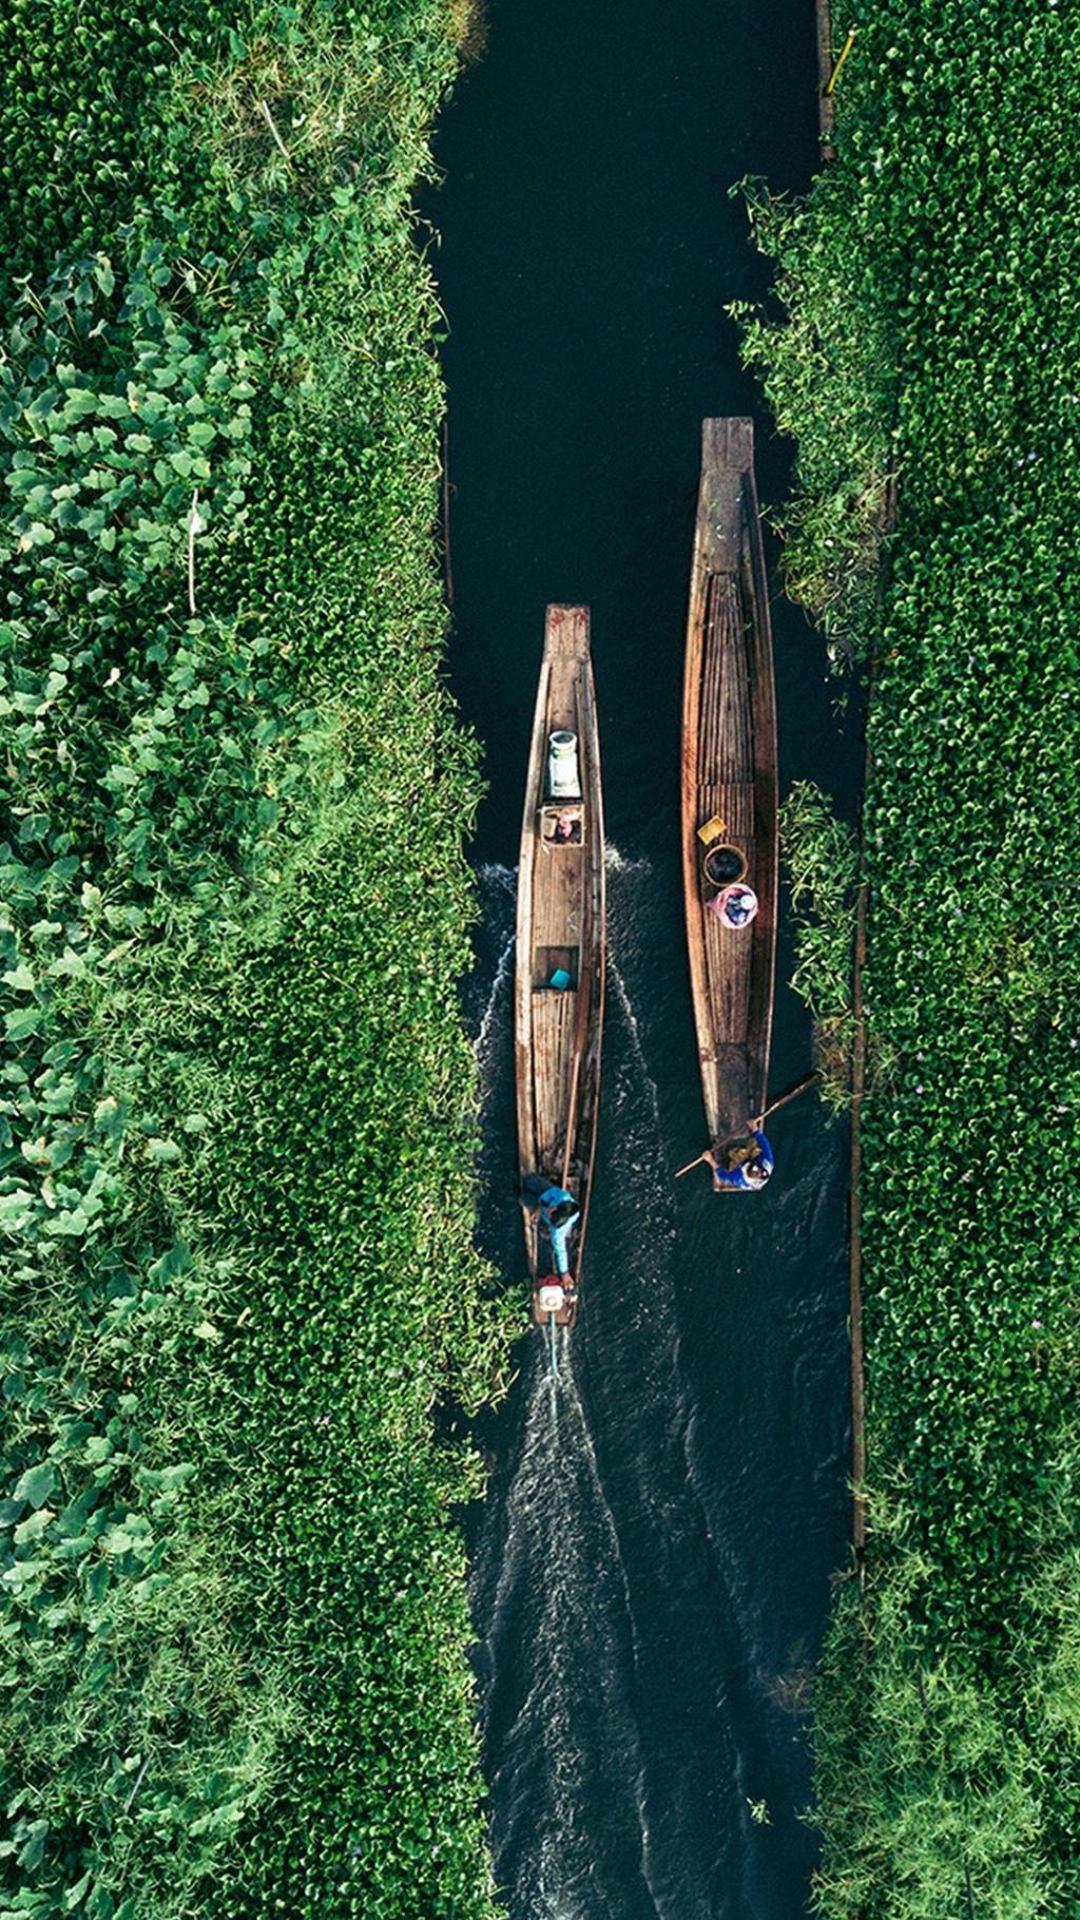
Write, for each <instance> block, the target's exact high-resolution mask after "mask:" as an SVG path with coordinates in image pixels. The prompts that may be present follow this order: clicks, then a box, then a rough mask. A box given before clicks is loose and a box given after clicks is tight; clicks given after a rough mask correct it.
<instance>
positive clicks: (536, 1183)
mask: <svg viewBox="0 0 1080 1920" xmlns="http://www.w3.org/2000/svg"><path fill="white" fill-rule="evenodd" d="M522 1189H523V1191H522V1204H523V1205H524V1206H526V1207H529V1208H533V1207H536V1208H538V1209H539V1213H540V1222H541V1225H542V1226H544V1227H546V1228H547V1233H548V1238H549V1239H550V1241H551V1257H552V1260H553V1261H554V1263H555V1271H556V1273H557V1274H558V1276H559V1278H560V1280H562V1279H565V1278H566V1277H567V1276H568V1275H569V1273H570V1257H569V1253H568V1251H567V1242H568V1240H569V1237H570V1229H571V1227H573V1226H574V1225H575V1223H576V1222H577V1221H578V1220H579V1219H580V1217H581V1209H580V1207H579V1206H578V1203H577V1201H576V1200H575V1199H574V1196H573V1194H572V1193H567V1191H566V1188H565V1187H559V1186H556V1185H555V1184H554V1182H553V1181H551V1180H548V1179H547V1178H546V1176H545V1175H544V1174H542V1173H529V1174H526V1176H525V1179H524V1181H523V1182H522Z"/></svg>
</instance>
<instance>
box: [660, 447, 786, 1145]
mask: <svg viewBox="0 0 1080 1920" xmlns="http://www.w3.org/2000/svg"><path fill="white" fill-rule="evenodd" d="M682 844H683V880H684V888H685V896H686V932H687V942H688V945H689V949H690V982H691V990H692V993H693V1002H694V1020H695V1024H696V1027H697V1042H698V1055H699V1059H700V1064H701V1088H702V1094H703V1097H704V1101H705V1115H706V1123H707V1126H708V1132H709V1144H710V1146H711V1147H712V1148H713V1149H714V1150H716V1149H721V1150H722V1149H723V1148H724V1147H725V1146H726V1145H727V1144H728V1143H729V1142H730V1141H731V1140H732V1139H733V1138H736V1137H737V1136H739V1135H741V1134H744V1133H745V1131H746V1123H747V1121H748V1119H750V1118H751V1117H752V1116H754V1115H756V1114H759V1113H761V1112H762V1111H763V1110H764V1108H765V1105H766V1100H767V1093H766V1084H767V1081H768V1074H769V1048H770V1044H771V1039H772V1018H773V983H774V977H775V971H776V902H777V773H776V702H775V694H774V688H773V660H772V632H771V627H770V621H769V599H768V585H767V580H766V574H765V558H764V551H763V547H762V539H761V523H760V517H759V512H758V501H757V489H756V487H755V484H754V425H753V421H752V420H745V419H720V420H706V421H705V422H704V423H703V427H702V448H701V485H700V490H699V494H698V510H697V523H696V527H695V532H694V558H693V572H692V576H691V582H690V611H689V619H688V623H687V635H686V675H685V681H684V689H683V744H682ZM732 886H735V887H736V888H739V887H741V886H747V887H750V888H752V889H753V892H754V893H755V894H756V895H757V901H758V908H757V914H756V916H755V917H754V919H753V920H752V921H750V922H749V924H747V925H743V926H740V927H732V926H730V925H728V924H726V922H725V919H724V917H723V915H722V913H721V912H720V911H718V908H721V907H723V905H724V901H723V899H722V896H723V895H724V894H725V889H729V888H730V887H732Z"/></svg>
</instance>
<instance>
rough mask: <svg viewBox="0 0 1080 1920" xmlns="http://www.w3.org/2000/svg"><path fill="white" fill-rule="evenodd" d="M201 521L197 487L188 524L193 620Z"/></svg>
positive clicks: (190, 601) (189, 609)
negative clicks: (196, 548)
mask: <svg viewBox="0 0 1080 1920" xmlns="http://www.w3.org/2000/svg"><path fill="white" fill-rule="evenodd" d="M201 524H202V523H201V521H200V520H199V489H198V487H196V489H195V491H194V493H193V494H192V496H191V512H190V513H189V514H188V523H187V603H188V612H189V613H190V614H191V616H192V619H194V617H195V535H196V532H197V531H198V528H199V527H200V525H201Z"/></svg>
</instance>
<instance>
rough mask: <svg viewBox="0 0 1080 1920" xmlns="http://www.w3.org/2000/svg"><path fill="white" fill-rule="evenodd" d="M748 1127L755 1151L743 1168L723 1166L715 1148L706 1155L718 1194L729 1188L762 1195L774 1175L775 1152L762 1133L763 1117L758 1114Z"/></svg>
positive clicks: (745, 1161)
mask: <svg viewBox="0 0 1080 1920" xmlns="http://www.w3.org/2000/svg"><path fill="white" fill-rule="evenodd" d="M747 1127H748V1130H749V1134H750V1138H751V1140H752V1141H753V1143H754V1151H753V1153H752V1154H751V1155H750V1157H749V1159H748V1160H744V1161H743V1163H742V1165H741V1166H738V1167H731V1168H730V1169H729V1168H727V1167H724V1166H722V1165H721V1164H720V1158H719V1155H718V1153H717V1151H716V1149H715V1148H713V1149H711V1150H710V1151H709V1152H708V1153H707V1154H706V1155H705V1158H706V1160H707V1161H708V1163H709V1165H710V1166H711V1168H712V1183H713V1188H714V1190H715V1192H717V1193H723V1192H725V1191H726V1190H727V1189H728V1188H729V1187H734V1188H735V1189H736V1190H737V1191H740V1192H742V1193H760V1191H761V1189H762V1187H763V1186H765V1184H766V1182H767V1181H768V1180H769V1178H770V1176H771V1174H772V1170H773V1167H774V1165H775V1161H774V1160H773V1150H772V1148H771V1146H770V1145H769V1142H768V1141H767V1140H766V1138H765V1135H764V1134H763V1133H762V1131H761V1115H760V1114H758V1115H756V1116H755V1118H754V1119H753V1120H750V1121H748V1122H747Z"/></svg>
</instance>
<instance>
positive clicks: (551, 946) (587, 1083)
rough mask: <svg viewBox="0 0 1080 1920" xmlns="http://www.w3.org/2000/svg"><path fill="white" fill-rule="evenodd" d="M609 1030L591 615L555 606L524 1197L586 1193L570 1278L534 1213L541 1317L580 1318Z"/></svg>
mask: <svg viewBox="0 0 1080 1920" xmlns="http://www.w3.org/2000/svg"><path fill="white" fill-rule="evenodd" d="M603 1022H604V816H603V805H602V800H601V789H600V739H599V731H598V728H597V722H596V694H595V690H594V687H593V675H592V662H591V659H590V655H589V612H588V608H587V607H549V608H548V610H547V621H546V628H545V636H544V657H543V662H542V664H541V668H540V685H539V688H538V691H537V696H536V712H535V716H534V720H533V735H532V750H531V753H530V757H529V771H528V778H527V780H526V785H525V814H524V819H523V821H522V828H521V860H520V865H519V868H518V897H517V965H516V983H515V1021H514V1028H515V1061H516V1073H517V1121H518V1158H519V1164H520V1170H521V1178H522V1187H523V1191H524V1192H526V1194H527V1193H528V1189H529V1188H530V1187H531V1188H532V1191H533V1195H534V1197H535V1196H536V1195H537V1194H538V1192H539V1188H540V1186H541V1185H542V1184H543V1183H545V1182H546V1183H548V1184H549V1185H550V1186H553V1187H562V1188H564V1189H565V1190H566V1191H567V1192H569V1193H570V1194H572V1195H573V1198H574V1201H575V1203H576V1207H577V1219H576V1221H575V1222H574V1224H573V1225H572V1227H571V1228H570V1231H569V1234H568V1238H567V1256H568V1268H569V1271H568V1272H567V1273H566V1274H563V1275H559V1274H557V1273H556V1271H555V1268H556V1261H555V1259H554V1257H553V1248H552V1243H551V1237H550V1234H549V1233H548V1232H547V1230H546V1228H545V1226H544V1223H543V1219H542V1217H541V1214H540V1212H539V1211H538V1209H537V1208H535V1207H529V1208H527V1209H526V1210H525V1243H526V1249H527V1252H528V1260H529V1272H530V1275H531V1278H532V1289H533V1315H534V1318H535V1319H536V1320H537V1322H538V1323H540V1324H544V1323H547V1322H552V1323H553V1324H555V1325H558V1326H572V1325H573V1323H574V1320H575V1319H576V1317H577V1311H578V1299H579V1293H580V1284H581V1267H582V1261H583V1258H584V1252H585V1232H586V1228H587V1225H588V1218H589V1201H590V1198H591V1191H592V1178H593V1161H594V1158H595V1153H596V1122H597V1114H598V1110H599V1094H600V1045H601V1037H602V1030H603Z"/></svg>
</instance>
